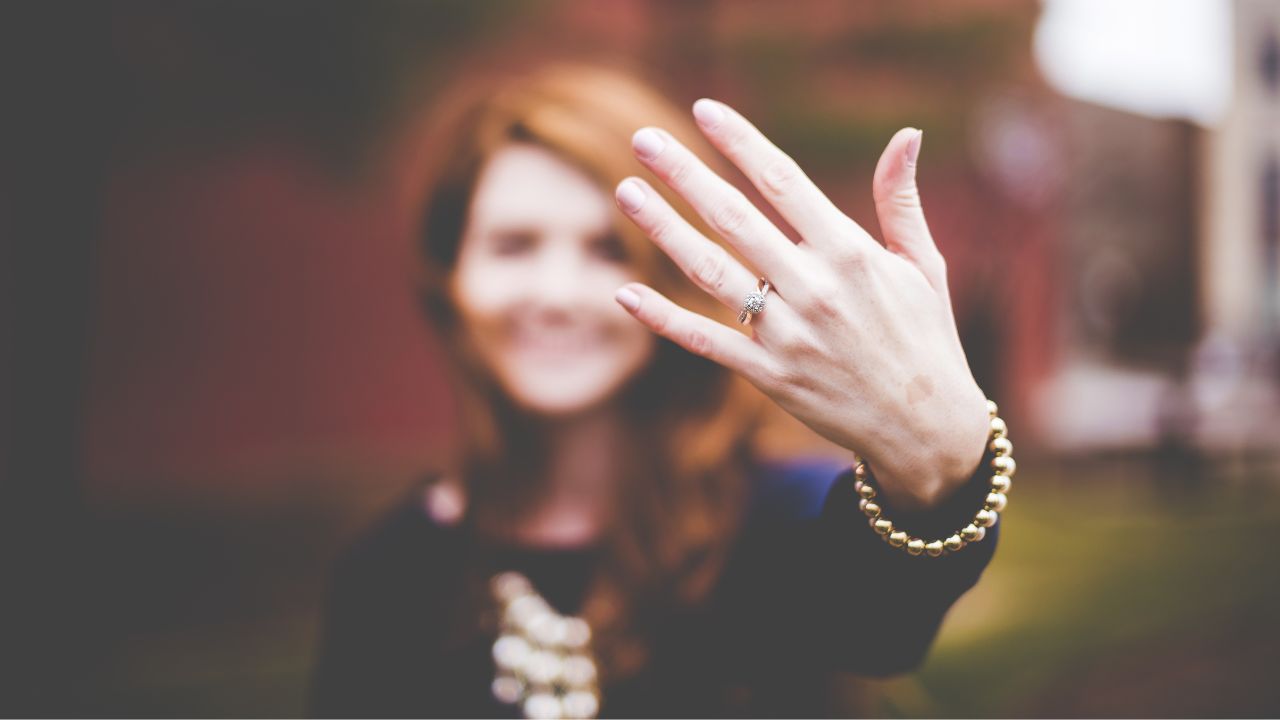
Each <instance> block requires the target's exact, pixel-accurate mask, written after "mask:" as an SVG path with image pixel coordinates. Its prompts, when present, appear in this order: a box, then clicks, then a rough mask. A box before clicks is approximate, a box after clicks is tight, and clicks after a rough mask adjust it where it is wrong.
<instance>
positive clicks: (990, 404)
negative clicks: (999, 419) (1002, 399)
mask: <svg viewBox="0 0 1280 720" xmlns="http://www.w3.org/2000/svg"><path fill="white" fill-rule="evenodd" d="M987 414H988V415H990V416H991V417H995V416H997V415H999V414H1000V406H999V405H996V401H995V400H987Z"/></svg>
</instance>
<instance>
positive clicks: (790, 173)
mask: <svg viewBox="0 0 1280 720" xmlns="http://www.w3.org/2000/svg"><path fill="white" fill-rule="evenodd" d="M799 178H800V166H799V165H797V164H796V161H795V160H792V159H791V157H790V156H789V155H782V156H781V157H779V158H776V159H774V160H772V161H770V162H769V164H768V165H765V167H764V170H763V171H762V172H761V173H760V180H761V184H762V185H763V186H764V188H765V189H766V190H767V191H768V192H769V193H770V194H771V195H773V196H779V195H785V194H787V193H788V192H790V191H791V189H792V188H794V187H795V184H796V181H797V180H798V179H799Z"/></svg>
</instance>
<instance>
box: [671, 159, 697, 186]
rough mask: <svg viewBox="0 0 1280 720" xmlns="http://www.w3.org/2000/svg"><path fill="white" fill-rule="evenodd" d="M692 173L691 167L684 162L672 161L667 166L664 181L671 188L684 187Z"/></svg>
mask: <svg viewBox="0 0 1280 720" xmlns="http://www.w3.org/2000/svg"><path fill="white" fill-rule="evenodd" d="M692 171H693V168H692V165H690V163H689V162H688V161H685V160H676V161H673V162H672V163H671V164H670V165H669V166H667V172H666V176H667V177H666V179H667V183H668V184H670V185H671V186H672V187H684V186H686V185H688V183H689V174H690V173H691V172H692Z"/></svg>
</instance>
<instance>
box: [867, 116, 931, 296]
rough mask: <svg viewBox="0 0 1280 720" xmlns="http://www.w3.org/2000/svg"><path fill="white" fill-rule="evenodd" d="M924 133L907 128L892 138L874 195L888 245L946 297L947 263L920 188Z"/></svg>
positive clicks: (879, 167)
mask: <svg viewBox="0 0 1280 720" xmlns="http://www.w3.org/2000/svg"><path fill="white" fill-rule="evenodd" d="M923 136H924V133H923V132H922V131H920V130H917V129H915V128H903V129H901V130H899V131H898V132H897V133H896V134H895V135H894V136H893V138H892V139H890V140H889V144H888V146H886V147H885V149H884V153H883V154H882V155H881V156H880V162H879V163H877V164H876V174H875V179H874V180H873V181H872V185H871V194H872V197H873V198H875V202H876V217H877V218H879V220H880V230H881V232H883V233H884V244H885V246H886V247H887V248H888V249H889V250H891V251H892V252H894V253H896V254H898V255H900V256H902V257H904V258H906V259H907V261H908V262H910V263H911V264H912V265H915V266H916V267H917V268H918V269H919V270H920V272H922V273H924V276H925V279H926V280H928V281H929V284H930V285H932V286H933V289H934V290H936V291H938V292H939V293H942V294H943V295H944V296H946V295H947V268H946V263H945V262H944V261H943V259H942V254H941V253H939V252H938V247H937V246H936V245H934V243H933V235H932V234H930V233H929V225H928V223H926V222H925V219H924V207H923V206H921V204H920V191H919V190H918V189H917V188H916V159H917V158H918V157H919V156H920V143H921V140H923Z"/></svg>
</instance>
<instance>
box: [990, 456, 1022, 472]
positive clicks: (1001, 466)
mask: <svg viewBox="0 0 1280 720" xmlns="http://www.w3.org/2000/svg"><path fill="white" fill-rule="evenodd" d="M991 467H992V469H994V470H995V471H996V474H997V475H1007V476H1009V477H1013V474H1014V473H1015V472H1017V471H1018V463H1017V462H1015V461H1014V459H1013V458H1011V457H1009V456H1008V455H1000V456H998V457H993V458H991Z"/></svg>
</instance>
